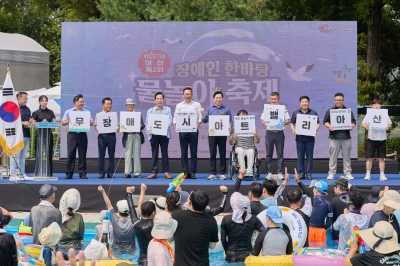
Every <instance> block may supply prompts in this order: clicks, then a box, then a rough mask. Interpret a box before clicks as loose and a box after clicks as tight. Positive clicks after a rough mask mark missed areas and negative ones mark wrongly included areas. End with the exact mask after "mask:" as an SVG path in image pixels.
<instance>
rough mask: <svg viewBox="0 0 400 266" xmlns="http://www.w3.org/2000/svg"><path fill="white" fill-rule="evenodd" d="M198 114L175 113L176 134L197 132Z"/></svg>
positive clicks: (189, 112)
mask: <svg viewBox="0 0 400 266" xmlns="http://www.w3.org/2000/svg"><path fill="white" fill-rule="evenodd" d="M197 119H198V117H197V112H196V111H195V110H193V111H187V112H181V113H175V122H176V132H197Z"/></svg>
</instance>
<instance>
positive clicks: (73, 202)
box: [59, 188, 81, 223]
mask: <svg viewBox="0 0 400 266" xmlns="http://www.w3.org/2000/svg"><path fill="white" fill-rule="evenodd" d="M80 206H81V194H80V193H79V191H78V190H76V189H75V188H71V189H68V190H67V191H65V192H64V194H63V195H62V197H61V199H60V207H59V209H60V211H61V213H62V222H63V223H64V222H65V221H68V220H69V219H71V217H70V216H68V215H66V213H67V212H68V211H69V210H68V208H72V212H73V213H75V212H76V211H77V210H79V207H80Z"/></svg>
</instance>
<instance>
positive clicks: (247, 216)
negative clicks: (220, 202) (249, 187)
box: [221, 192, 265, 263]
mask: <svg viewBox="0 0 400 266" xmlns="http://www.w3.org/2000/svg"><path fill="white" fill-rule="evenodd" d="M230 203H231V207H232V210H233V214H231V215H226V216H224V218H223V219H222V222H221V243H222V246H223V247H224V250H225V254H226V257H225V260H226V261H227V262H228V263H235V262H241V261H245V259H246V258H247V257H248V256H249V254H250V253H251V237H252V235H253V231H254V230H257V231H259V232H261V231H263V230H265V228H264V226H263V224H262V223H261V221H260V220H259V219H258V218H257V217H256V216H254V215H251V207H250V199H249V198H248V197H246V196H243V195H242V194H240V193H239V192H234V193H233V194H232V196H231V198H230Z"/></svg>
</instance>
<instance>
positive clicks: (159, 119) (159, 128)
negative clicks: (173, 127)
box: [146, 114, 169, 136]
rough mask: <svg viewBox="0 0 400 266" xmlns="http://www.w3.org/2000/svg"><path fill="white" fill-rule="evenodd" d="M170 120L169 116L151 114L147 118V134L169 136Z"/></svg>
mask: <svg viewBox="0 0 400 266" xmlns="http://www.w3.org/2000/svg"><path fill="white" fill-rule="evenodd" d="M168 119H169V117H168V115H162V114H149V117H147V123H148V124H147V128H146V131H147V133H148V134H153V135H161V136H167V134H168Z"/></svg>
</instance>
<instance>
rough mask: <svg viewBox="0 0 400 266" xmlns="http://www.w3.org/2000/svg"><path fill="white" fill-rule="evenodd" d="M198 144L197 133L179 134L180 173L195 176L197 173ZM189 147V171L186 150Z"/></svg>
mask: <svg viewBox="0 0 400 266" xmlns="http://www.w3.org/2000/svg"><path fill="white" fill-rule="evenodd" d="M198 142H199V132H183V133H179V143H180V145H181V163H182V171H183V172H184V173H185V174H189V173H191V174H195V173H196V172H197V144H198ZM189 147H190V169H189V163H188V148H189Z"/></svg>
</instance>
